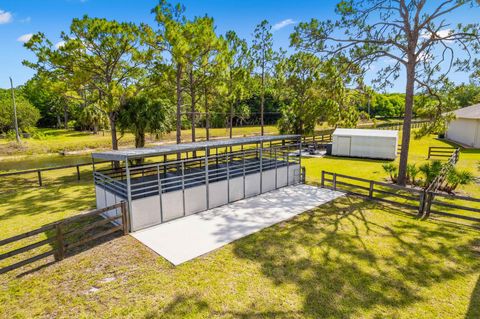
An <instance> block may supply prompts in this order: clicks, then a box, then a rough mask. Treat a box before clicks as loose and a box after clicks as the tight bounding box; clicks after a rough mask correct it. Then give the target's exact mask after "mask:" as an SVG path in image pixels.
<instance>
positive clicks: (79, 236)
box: [10, 216, 123, 278]
mask: <svg viewBox="0 0 480 319" xmlns="http://www.w3.org/2000/svg"><path fill="white" fill-rule="evenodd" d="M102 220H103V218H102V217H100V216H95V217H88V218H85V219H83V220H81V221H77V222H75V223H69V224H65V225H64V228H63V232H64V234H63V238H64V243H65V244H67V245H71V244H75V243H77V242H80V241H82V240H83V239H86V238H89V237H93V236H96V235H99V234H101V233H104V232H107V231H109V230H110V229H112V228H113V227H116V225H114V224H112V223H107V224H103V225H100V226H96V227H93V228H90V229H88V227H89V226H90V225H93V224H94V223H96V222H101V221H102ZM44 226H48V224H47V225H44ZM84 228H85V229H86V230H85V231H82V232H80V233H78V232H77V233H75V234H74V233H72V232H75V231H77V230H78V229H84ZM44 234H45V235H46V237H47V238H53V237H55V236H56V232H55V231H54V230H50V231H46V232H45V233H44ZM73 234H74V235H73ZM122 235H123V231H122V230H117V231H115V232H113V233H109V234H106V235H104V236H101V237H99V238H96V239H93V240H91V241H88V242H86V243H83V244H81V245H79V246H76V247H73V248H70V249H66V251H65V256H64V258H69V257H72V256H75V255H77V254H79V253H82V252H85V251H87V250H90V249H92V248H94V247H96V246H99V245H101V244H104V243H106V242H109V241H111V240H113V239H115V238H118V237H121V236H122ZM47 247H48V250H54V251H56V249H57V244H56V242H55V241H53V242H51V243H50V244H48V246H44V248H47ZM29 253H30V254H31V255H32V256H33V255H36V254H39V253H40V252H39V251H36V250H32V251H30V252H29ZM19 257H20V259H17V260H14V261H13V262H18V261H20V260H22V258H21V256H19ZM30 257H31V256H30ZM26 258H27V257H25V259H26ZM13 262H11V263H10V264H13ZM54 263H56V260H55V258H54V257H53V256H51V257H48V258H45V259H43V260H40V261H38V262H35V263H33V264H30V265H29V266H26V267H25V268H23V267H21V268H19V270H17V271H16V274H15V275H16V277H17V278H19V277H23V276H25V275H29V274H32V273H35V272H37V271H39V270H41V269H43V268H46V267H48V266H51V265H53V264H54Z"/></svg>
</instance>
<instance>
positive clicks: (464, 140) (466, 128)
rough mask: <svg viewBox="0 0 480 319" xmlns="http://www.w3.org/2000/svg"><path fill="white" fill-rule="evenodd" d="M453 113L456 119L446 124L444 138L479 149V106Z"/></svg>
mask: <svg viewBox="0 0 480 319" xmlns="http://www.w3.org/2000/svg"><path fill="white" fill-rule="evenodd" d="M453 113H454V114H455V117H456V118H455V119H454V120H452V121H451V122H450V123H449V124H448V128H447V132H446V134H445V137H446V138H447V139H448V140H451V141H452V142H456V143H459V144H461V145H465V146H469V147H474V148H480V104H476V105H472V106H468V107H464V108H462V109H459V110H456V111H455V112H453Z"/></svg>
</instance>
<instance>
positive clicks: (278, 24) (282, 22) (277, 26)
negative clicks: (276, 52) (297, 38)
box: [272, 19, 296, 31]
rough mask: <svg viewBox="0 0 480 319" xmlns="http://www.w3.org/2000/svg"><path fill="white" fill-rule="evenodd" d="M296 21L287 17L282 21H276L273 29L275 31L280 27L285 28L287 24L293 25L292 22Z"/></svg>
mask: <svg viewBox="0 0 480 319" xmlns="http://www.w3.org/2000/svg"><path fill="white" fill-rule="evenodd" d="M295 23H296V22H295V21H293V19H285V20H282V21H280V22H277V23H275V24H274V25H273V27H272V30H273V31H278V30H280V29H283V28H285V27H286V26H289V25H292V24H295Z"/></svg>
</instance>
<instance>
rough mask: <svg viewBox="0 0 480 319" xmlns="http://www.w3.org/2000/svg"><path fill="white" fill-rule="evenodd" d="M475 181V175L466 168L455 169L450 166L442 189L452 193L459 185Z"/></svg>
mask: <svg viewBox="0 0 480 319" xmlns="http://www.w3.org/2000/svg"><path fill="white" fill-rule="evenodd" d="M474 181H475V175H473V173H472V172H470V171H467V170H461V171H460V170H457V169H455V168H452V169H450V170H449V171H448V173H447V176H446V184H445V185H443V186H442V190H444V191H446V192H448V193H453V191H455V189H457V187H458V186H459V185H468V184H471V183H473V182H474Z"/></svg>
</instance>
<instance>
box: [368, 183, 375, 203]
mask: <svg viewBox="0 0 480 319" xmlns="http://www.w3.org/2000/svg"><path fill="white" fill-rule="evenodd" d="M374 185H375V182H374V181H370V188H369V190H368V197H369V198H370V199H373V187H374Z"/></svg>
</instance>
